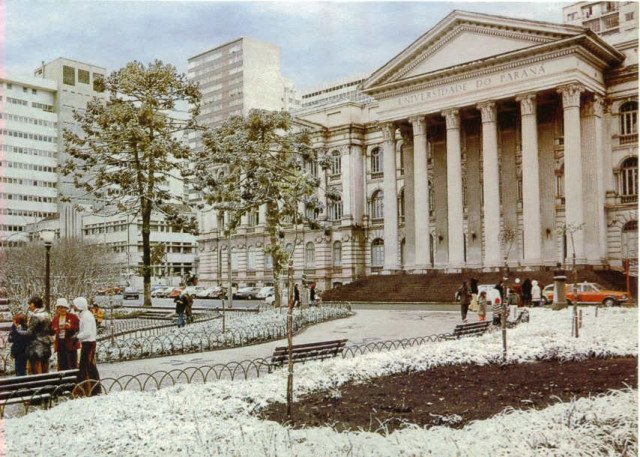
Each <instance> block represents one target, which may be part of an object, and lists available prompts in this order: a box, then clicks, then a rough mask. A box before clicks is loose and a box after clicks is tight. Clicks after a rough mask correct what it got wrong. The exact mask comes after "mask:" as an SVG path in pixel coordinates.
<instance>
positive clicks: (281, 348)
mask: <svg viewBox="0 0 640 457" xmlns="http://www.w3.org/2000/svg"><path fill="white" fill-rule="evenodd" d="M347 341H349V340H332V341H319V342H317V343H305V344H294V345H293V346H291V347H292V348H293V349H304V348H309V347H321V346H332V345H335V344H343V345H344V344H345V343H346V342H347ZM286 349H287V346H277V347H276V348H275V349H274V351H278V350H286Z"/></svg>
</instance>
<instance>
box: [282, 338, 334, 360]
mask: <svg viewBox="0 0 640 457" xmlns="http://www.w3.org/2000/svg"><path fill="white" fill-rule="evenodd" d="M346 342H347V340H346V339H343V340H333V341H319V342H316V343H305V344H296V345H293V346H292V348H291V349H292V350H291V359H292V361H293V362H294V363H296V362H306V361H308V360H323V359H328V358H332V357H336V356H337V355H338V354H341V353H342V351H343V350H344V346H345V344H346ZM288 361H289V349H288V348H287V347H286V346H279V347H276V348H275V349H274V351H273V355H272V356H271V365H272V366H281V365H283V364H284V363H285V362H288Z"/></svg>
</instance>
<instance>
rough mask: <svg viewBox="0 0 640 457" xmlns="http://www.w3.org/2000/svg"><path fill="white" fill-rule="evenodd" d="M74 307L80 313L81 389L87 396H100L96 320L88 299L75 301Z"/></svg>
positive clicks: (79, 380) (79, 374)
mask: <svg viewBox="0 0 640 457" xmlns="http://www.w3.org/2000/svg"><path fill="white" fill-rule="evenodd" d="M73 305H74V306H75V307H76V309H77V310H78V311H79V312H80V316H79V317H80V331H79V332H78V340H80V345H81V350H80V367H79V368H80V372H79V373H78V384H80V389H81V391H82V392H83V393H84V394H85V395H86V396H88V397H92V396H94V395H100V393H101V390H102V389H101V388H100V385H99V382H100V374H99V373H98V367H97V366H96V338H97V337H98V330H97V328H96V319H95V318H94V317H93V313H92V312H91V311H89V303H88V302H87V299H86V298H84V297H78V298H76V299H74V300H73Z"/></svg>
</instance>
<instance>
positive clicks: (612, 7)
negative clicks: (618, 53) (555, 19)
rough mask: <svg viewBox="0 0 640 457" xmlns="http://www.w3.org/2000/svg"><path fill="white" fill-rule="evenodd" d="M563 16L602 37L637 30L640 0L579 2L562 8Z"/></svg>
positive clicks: (572, 23) (569, 22)
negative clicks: (631, 0)
mask: <svg viewBox="0 0 640 457" xmlns="http://www.w3.org/2000/svg"><path fill="white" fill-rule="evenodd" d="M562 18H563V21H564V23H565V24H569V25H579V26H581V27H585V28H587V29H589V30H591V31H592V32H595V33H597V34H598V35H600V36H602V37H606V36H610V35H615V34H621V33H624V32H627V31H631V30H636V31H637V30H638V2H578V3H574V4H573V5H569V6H566V7H564V8H562ZM636 40H637V36H636ZM607 41H608V40H607Z"/></svg>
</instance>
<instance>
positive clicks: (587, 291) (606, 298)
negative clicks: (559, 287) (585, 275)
mask: <svg viewBox="0 0 640 457" xmlns="http://www.w3.org/2000/svg"><path fill="white" fill-rule="evenodd" d="M553 287H554V285H553V284H549V285H548V286H546V287H545V288H544V289H543V290H542V296H543V297H544V300H545V301H546V302H547V303H552V302H553ZM565 293H566V296H567V303H569V304H573V302H575V301H576V297H575V296H576V294H577V303H580V304H585V305H600V304H602V305H604V306H620V305H622V304H623V303H626V301H627V300H628V299H629V297H627V293H626V292H621V291H618V290H610V289H606V288H605V287H603V286H601V285H600V284H598V283H597V282H581V283H578V284H576V289H575V290H574V287H573V284H566V285H565Z"/></svg>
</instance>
